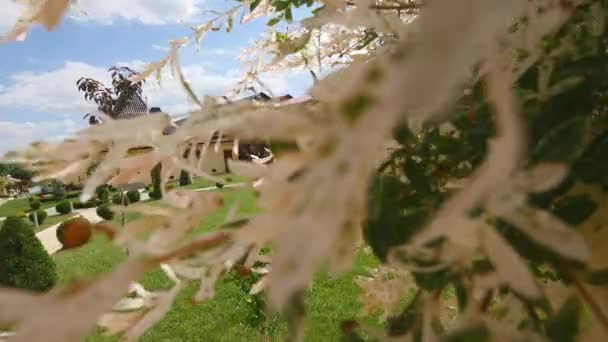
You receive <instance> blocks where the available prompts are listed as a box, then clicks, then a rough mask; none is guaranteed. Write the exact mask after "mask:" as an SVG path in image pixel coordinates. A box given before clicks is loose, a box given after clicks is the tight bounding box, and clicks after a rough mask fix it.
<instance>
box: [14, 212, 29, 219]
mask: <svg viewBox="0 0 608 342" xmlns="http://www.w3.org/2000/svg"><path fill="white" fill-rule="evenodd" d="M15 217H18V218H26V217H27V213H26V212H25V211H18V212H17V213H16V214H15Z"/></svg>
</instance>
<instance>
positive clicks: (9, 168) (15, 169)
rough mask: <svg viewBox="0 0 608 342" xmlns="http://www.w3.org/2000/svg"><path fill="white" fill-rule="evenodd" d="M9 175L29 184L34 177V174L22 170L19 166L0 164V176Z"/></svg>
mask: <svg viewBox="0 0 608 342" xmlns="http://www.w3.org/2000/svg"><path fill="white" fill-rule="evenodd" d="M7 175H11V177H13V178H16V179H20V180H23V181H26V182H30V181H31V180H32V177H34V172H32V171H29V170H27V169H25V168H23V167H22V166H21V165H19V164H5V163H0V176H7Z"/></svg>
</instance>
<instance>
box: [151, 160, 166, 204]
mask: <svg viewBox="0 0 608 342" xmlns="http://www.w3.org/2000/svg"><path fill="white" fill-rule="evenodd" d="M161 171H162V164H160V163H159V164H157V165H156V166H155V167H154V168H152V171H151V176H152V187H153V188H152V191H151V192H150V198H152V199H155V200H159V199H161V198H163V193H162V190H161V178H160V177H161Z"/></svg>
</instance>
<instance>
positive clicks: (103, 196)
mask: <svg viewBox="0 0 608 342" xmlns="http://www.w3.org/2000/svg"><path fill="white" fill-rule="evenodd" d="M95 194H96V195H97V200H98V201H99V202H101V203H109V202H110V190H109V189H108V186H107V185H102V186H99V187H97V189H96V190H95Z"/></svg>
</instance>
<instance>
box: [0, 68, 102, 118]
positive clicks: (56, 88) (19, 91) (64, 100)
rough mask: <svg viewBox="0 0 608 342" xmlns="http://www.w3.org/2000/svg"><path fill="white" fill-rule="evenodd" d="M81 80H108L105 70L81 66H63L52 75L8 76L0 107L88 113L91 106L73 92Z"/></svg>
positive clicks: (52, 72)
mask: <svg viewBox="0 0 608 342" xmlns="http://www.w3.org/2000/svg"><path fill="white" fill-rule="evenodd" d="M83 76H84V77H92V78H95V79H98V80H100V81H106V80H107V79H108V75H107V73H106V71H105V70H104V69H102V68H98V67H95V66H91V65H89V64H86V63H80V62H66V63H65V65H64V66H63V67H62V68H60V69H56V70H51V71H45V72H39V73H33V72H29V71H26V72H20V73H17V74H13V75H11V76H10V79H11V80H12V81H13V83H12V84H5V89H4V90H3V91H2V92H1V93H0V107H3V106H19V107H26V108H31V109H34V110H36V111H38V112H45V113H56V114H74V113H81V112H84V111H86V110H87V109H88V110H90V107H91V105H90V104H87V103H86V102H85V101H84V98H83V96H82V94H80V93H78V92H77V90H76V81H77V80H78V79H79V78H80V77H83Z"/></svg>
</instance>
